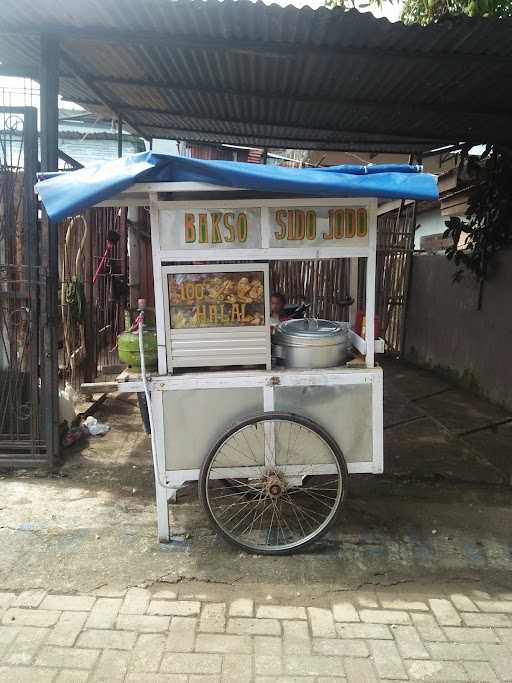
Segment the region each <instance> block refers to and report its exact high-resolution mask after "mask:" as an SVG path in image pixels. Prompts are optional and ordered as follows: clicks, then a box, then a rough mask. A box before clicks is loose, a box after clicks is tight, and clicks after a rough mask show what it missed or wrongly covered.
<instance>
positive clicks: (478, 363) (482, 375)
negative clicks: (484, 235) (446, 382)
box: [404, 250, 512, 409]
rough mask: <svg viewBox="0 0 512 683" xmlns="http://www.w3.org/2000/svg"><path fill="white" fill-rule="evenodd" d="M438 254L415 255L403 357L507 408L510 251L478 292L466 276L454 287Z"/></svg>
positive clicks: (511, 354) (511, 332)
mask: <svg viewBox="0 0 512 683" xmlns="http://www.w3.org/2000/svg"><path fill="white" fill-rule="evenodd" d="M454 271H455V267H454V266H453V265H452V263H450V261H448V259H447V258H446V257H445V256H444V255H442V254H428V255H427V254H415V255H414V256H413V267H412V277H411V284H410V294H409V303H408V309H407V320H406V338H405V353H404V357H405V358H406V360H409V361H410V362H413V363H416V364H419V365H423V366H428V367H431V368H436V369H438V370H441V371H445V372H447V373H448V374H450V375H451V376H452V377H453V379H456V380H458V381H460V382H461V383H463V384H465V385H466V386H468V387H470V388H471V389H473V390H475V391H477V392H478V393H480V394H482V395H483V396H485V397H487V398H489V399H490V400H491V401H494V402H496V403H499V404H501V405H504V406H505V407H507V408H509V409H512V250H508V251H507V252H503V254H501V255H500V257H499V262H498V269H497V272H496V274H495V276H494V277H493V279H492V280H490V281H489V282H486V283H485V284H484V288H483V299H482V307H481V310H477V306H478V285H477V284H476V283H475V281H474V279H473V278H472V276H471V275H469V274H467V275H465V276H464V278H463V281H462V282H460V283H453V282H452V278H453V274H454Z"/></svg>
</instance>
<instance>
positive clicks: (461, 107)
mask: <svg viewBox="0 0 512 683" xmlns="http://www.w3.org/2000/svg"><path fill="white" fill-rule="evenodd" d="M61 78H64V79H65V78H66V76H65V75H61ZM68 78H69V76H68ZM90 80H92V81H93V82H94V83H108V85H121V86H128V87H136V88H155V89H157V90H165V91H172V92H175V93H179V94H183V95H200V96H201V95H221V96H230V97H244V98H250V97H254V98H261V99H264V100H283V101H288V100H289V99H290V98H293V101H294V102H297V103H299V104H314V105H315V106H322V105H328V106H332V105H337V106H340V107H358V108H359V107H360V108H368V109H372V110H375V109H382V110H386V111H396V110H397V109H400V108H404V109H407V110H409V111H411V112H416V111H417V112H418V113H424V112H431V113H433V114H437V113H445V112H449V113H453V114H467V115H469V116H480V115H481V116H492V115H500V116H502V115H503V111H502V110H501V109H498V108H496V107H481V106H478V109H473V108H472V109H471V110H468V107H467V105H466V104H464V103H457V104H450V103H448V104H434V105H432V104H430V103H422V102H418V103H414V102H412V103H411V102H403V103H401V102H396V100H394V101H390V102H382V101H381V100H370V99H358V98H354V99H353V98H351V97H347V96H345V95H338V96H333V97H325V96H320V97H319V96H315V95H303V94H299V95H297V94H295V93H290V94H289V93H283V92H273V91H271V90H270V91H268V90H265V91H263V90H250V89H245V90H236V89H234V88H223V87H220V86H219V87H218V88H217V87H205V86H201V85H198V86H197V87H196V86H194V87H186V86H183V85H181V84H179V83H176V82H175V81H152V80H147V79H146V80H145V79H137V78H135V79H132V78H115V77H113V76H95V77H91V78H90ZM510 115H511V116H512V106H511V111H510Z"/></svg>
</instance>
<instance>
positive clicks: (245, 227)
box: [160, 205, 368, 251]
mask: <svg viewBox="0 0 512 683" xmlns="http://www.w3.org/2000/svg"><path fill="white" fill-rule="evenodd" d="M263 236H265V237H263ZM263 246H266V247H269V248H278V249H279V248H288V249H290V248H304V247H324V248H325V247H327V248H329V247H367V246H368V210H367V208H366V207H362V206H357V205H354V206H301V207H268V208H267V207H264V208H256V207H255V208H236V209H235V208H231V209H230V208H219V209H207V208H205V209H194V208H190V209H173V210H169V209H166V210H163V211H161V218H160V248H161V249H163V250H169V251H172V250H176V251H183V250H185V251H189V250H190V251H204V250H205V249H215V250H222V249H261V248H262V247H263Z"/></svg>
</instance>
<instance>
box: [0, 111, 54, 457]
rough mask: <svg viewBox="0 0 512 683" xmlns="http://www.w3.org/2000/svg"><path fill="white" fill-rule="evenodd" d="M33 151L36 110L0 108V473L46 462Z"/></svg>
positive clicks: (42, 287) (42, 294)
mask: <svg viewBox="0 0 512 683" xmlns="http://www.w3.org/2000/svg"><path fill="white" fill-rule="evenodd" d="M37 151H38V136H37V110H36V109H34V108H32V107H19V108H16V107H14V108H13V107H0V468H2V467H30V466H36V465H40V464H45V463H47V461H48V458H47V448H46V445H47V434H48V429H49V424H50V423H51V419H52V418H51V415H49V414H48V410H49V409H48V405H49V403H52V402H48V401H45V400H44V392H45V382H44V379H43V378H45V377H48V374H47V368H46V366H45V361H46V362H47V361H48V359H47V358H46V354H43V334H44V326H43V324H42V320H43V319H44V306H45V301H46V297H47V295H48V292H47V287H46V282H47V278H46V272H45V269H44V267H43V265H42V263H41V259H40V251H41V245H40V240H39V231H38V225H37V203H36V197H35V194H34V185H35V182H36V170H37Z"/></svg>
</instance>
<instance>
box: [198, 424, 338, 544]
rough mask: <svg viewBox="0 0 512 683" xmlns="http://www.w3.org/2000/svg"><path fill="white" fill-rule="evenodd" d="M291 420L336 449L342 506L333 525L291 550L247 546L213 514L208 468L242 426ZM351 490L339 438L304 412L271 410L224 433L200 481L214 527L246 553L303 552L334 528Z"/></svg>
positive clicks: (214, 448)
mask: <svg viewBox="0 0 512 683" xmlns="http://www.w3.org/2000/svg"><path fill="white" fill-rule="evenodd" d="M276 419H278V420H289V421H290V422H296V423H298V424H300V425H302V426H303V427H307V428H308V429H311V431H313V432H315V433H316V434H318V436H320V437H321V438H322V439H324V441H325V442H326V443H327V444H328V446H329V447H330V449H331V450H332V452H333V454H334V457H335V458H336V460H337V461H338V464H339V466H340V471H341V481H342V486H343V488H342V492H341V498H340V500H339V502H338V507H337V508H336V511H335V513H334V515H333V516H332V519H331V520H330V522H329V524H327V525H326V526H325V528H324V529H322V530H321V531H320V532H318V534H316V535H315V536H313V538H310V539H309V540H307V541H304V542H303V543H301V544H300V545H297V546H296V547H294V548H288V549H283V550H273V549H271V548H269V549H268V550H266V549H264V548H261V549H255V548H252V547H250V546H247V545H245V544H244V543H240V542H239V541H235V540H234V539H233V538H231V536H229V534H227V533H226V532H225V531H224V529H222V527H221V526H220V525H219V524H218V523H217V520H216V519H215V517H214V516H213V514H212V512H211V510H210V507H209V505H208V501H207V497H206V489H207V476H208V469H209V467H210V463H211V461H212V460H213V458H214V457H215V455H216V454H217V452H218V450H219V449H220V448H221V446H222V445H223V444H224V442H225V441H226V439H228V438H229V437H230V436H231V435H232V434H234V433H235V432H237V431H238V430H240V429H242V428H243V427H248V426H249V425H251V424H255V423H256V422H261V421H263V420H276ZM347 489H348V470H347V463H346V462H345V458H344V456H343V452H342V450H341V448H340V447H339V446H338V444H337V443H336V441H335V440H334V439H333V438H332V436H331V435H330V434H329V433H328V432H327V431H326V430H325V429H324V428H323V427H320V425H318V424H317V423H316V422H314V421H313V420H310V419H309V418H306V417H302V416H300V415H295V414H293V413H285V412H277V411H274V412H268V413H257V414H256V415H253V416H252V417H249V418H247V419H245V420H242V422H239V423H238V424H237V425H234V426H233V427H230V428H229V429H228V430H227V431H226V432H224V434H223V435H222V436H221V437H220V438H219V439H218V440H217V441H216V443H215V444H214V446H213V448H212V449H211V450H210V452H209V453H208V455H207V456H206V458H205V460H204V462H203V464H202V466H201V471H200V473H199V482H198V492H199V498H200V500H201V504H202V506H203V508H204V510H205V512H206V514H207V515H208V517H209V518H210V520H211V521H212V523H213V525H214V527H215V528H216V529H217V531H218V532H219V533H220V534H221V536H223V537H224V538H225V539H226V540H227V541H228V542H229V543H230V544H231V545H234V546H236V547H238V548H241V549H242V550H244V551H245V552H248V553H252V554H255V555H292V554H293V553H296V552H299V551H302V550H304V549H305V548H307V547H308V546H310V545H312V544H313V543H315V542H316V541H317V540H318V539H319V538H321V537H322V536H323V535H324V534H325V533H327V531H328V530H329V529H330V527H331V526H332V525H333V524H334V522H335V521H336V519H337V518H338V516H339V514H340V512H341V510H342V508H343V503H344V502H345V498H346V496H347Z"/></svg>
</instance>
